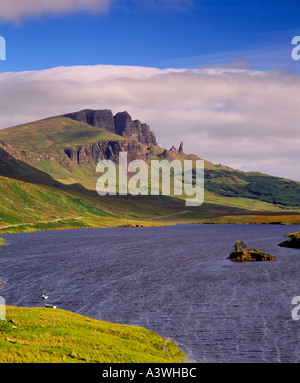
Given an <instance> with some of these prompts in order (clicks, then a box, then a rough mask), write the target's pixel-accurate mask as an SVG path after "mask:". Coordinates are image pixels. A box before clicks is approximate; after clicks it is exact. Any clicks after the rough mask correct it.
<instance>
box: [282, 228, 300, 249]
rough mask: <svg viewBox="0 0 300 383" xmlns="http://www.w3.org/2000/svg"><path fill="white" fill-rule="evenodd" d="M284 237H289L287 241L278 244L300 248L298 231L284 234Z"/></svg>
mask: <svg viewBox="0 0 300 383" xmlns="http://www.w3.org/2000/svg"><path fill="white" fill-rule="evenodd" d="M285 237H287V238H289V239H288V240H287V241H284V242H281V243H280V244H279V246H282V247H292V248H295V249H300V231H298V232H297V233H291V234H286V235H285Z"/></svg>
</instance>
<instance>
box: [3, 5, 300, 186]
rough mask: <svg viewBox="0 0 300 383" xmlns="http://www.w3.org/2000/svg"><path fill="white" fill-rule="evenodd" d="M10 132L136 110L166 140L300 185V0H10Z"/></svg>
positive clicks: (6, 77) (6, 25) (6, 91)
mask: <svg viewBox="0 0 300 383" xmlns="http://www.w3.org/2000/svg"><path fill="white" fill-rule="evenodd" d="M0 36H2V37H4V38H5V41H6V60H2V61H0V129H3V128H6V127H9V126H13V125H16V124H21V123H25V122H29V121H33V120H37V119H39V118H45V117H49V116H53V115H57V114H61V113H68V112H72V111H77V110H80V109H83V108H93V109H111V110H112V111H113V113H117V112H119V111H123V110H127V111H128V112H129V114H130V115H131V116H132V117H133V118H134V119H139V120H141V121H142V122H146V123H148V124H149V125H150V127H151V129H152V130H153V131H154V132H155V134H156V136H157V140H158V142H159V144H160V145H161V146H163V147H167V148H169V147H171V146H172V145H175V146H178V145H179V143H180V141H183V142H184V151H185V152H187V153H195V154H197V155H199V156H200V157H201V158H205V159H207V160H209V161H211V162H213V163H221V164H224V165H228V166H231V167H233V168H236V169H240V170H244V171H260V172H263V173H268V174H271V175H276V176H279V177H286V178H290V179H294V180H298V181H300V171H299V166H298V163H299V160H300V155H299V147H300V127H299V120H300V60H299V61H295V60H293V59H292V56H291V53H292V49H293V48H294V47H295V46H293V45H292V44H291V41H292V38H293V37H294V36H300V3H299V0H297V1H294V0H285V1H284V0H282V1H281V0H272V1H267V0H252V1H248V0H244V1H240V0H231V1H225V0H223V1H221V0H143V1H142V0H60V1H59V2H58V1H56V0H45V1H41V0H26V1H24V0H1V5H0Z"/></svg>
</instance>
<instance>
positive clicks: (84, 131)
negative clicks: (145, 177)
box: [0, 117, 125, 155]
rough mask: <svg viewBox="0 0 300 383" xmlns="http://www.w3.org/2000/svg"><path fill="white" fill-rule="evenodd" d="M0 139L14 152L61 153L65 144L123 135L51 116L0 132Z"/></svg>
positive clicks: (83, 142)
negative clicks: (14, 150)
mask: <svg viewBox="0 0 300 383" xmlns="http://www.w3.org/2000/svg"><path fill="white" fill-rule="evenodd" d="M0 139H1V140H2V141H5V142H6V143H8V144H10V145H11V146H13V148H14V149H16V150H18V151H22V150H25V151H30V152H33V153H45V154H53V155H57V154H61V153H62V151H63V149H64V148H66V147H78V146H82V145H86V144H92V143H94V142H100V141H120V140H125V138H123V137H121V136H118V135H116V134H113V133H110V132H108V131H106V130H104V129H101V128H98V127H95V126H91V125H88V124H85V123H82V122H78V121H74V120H71V119H70V118H66V117H52V118H47V119H44V120H39V121H35V122H31V123H28V124H23V125H19V126H15V127H11V128H7V129H3V130H1V131H0Z"/></svg>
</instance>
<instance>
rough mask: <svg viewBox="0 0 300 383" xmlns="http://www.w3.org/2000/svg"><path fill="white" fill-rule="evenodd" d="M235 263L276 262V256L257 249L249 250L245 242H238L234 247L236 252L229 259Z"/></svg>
mask: <svg viewBox="0 0 300 383" xmlns="http://www.w3.org/2000/svg"><path fill="white" fill-rule="evenodd" d="M227 259H228V260H230V261H235V262H257V261H275V260H276V257H274V255H269V254H265V253H262V252H261V251H260V250H257V249H247V246H246V245H245V243H244V242H243V241H237V242H236V243H235V245H234V251H233V252H232V253H231V254H230V256H229V257H228V258H227Z"/></svg>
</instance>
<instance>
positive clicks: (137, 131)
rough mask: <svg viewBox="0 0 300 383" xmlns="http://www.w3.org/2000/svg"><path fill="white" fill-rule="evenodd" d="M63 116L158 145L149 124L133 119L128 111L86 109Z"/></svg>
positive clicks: (144, 142)
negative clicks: (115, 111) (113, 111)
mask: <svg viewBox="0 0 300 383" xmlns="http://www.w3.org/2000/svg"><path fill="white" fill-rule="evenodd" d="M63 117H67V118H71V119H72V120H76V121H80V122H84V123H86V124H89V125H93V126H99V128H102V129H105V130H107V131H109V132H111V133H115V134H118V135H119V136H122V137H125V138H128V139H131V140H135V141H138V142H141V143H142V144H146V145H148V146H151V145H154V146H157V141H156V137H155V134H154V133H153V132H151V130H150V127H149V125H147V124H142V123H141V122H140V121H139V120H135V121H133V120H132V118H131V116H130V115H129V114H128V113H127V112H121V113H117V114H116V115H115V116H113V114H112V112H111V110H107V109H105V110H92V109H85V110H81V111H80V112H75V113H69V114H65V115H63Z"/></svg>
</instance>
